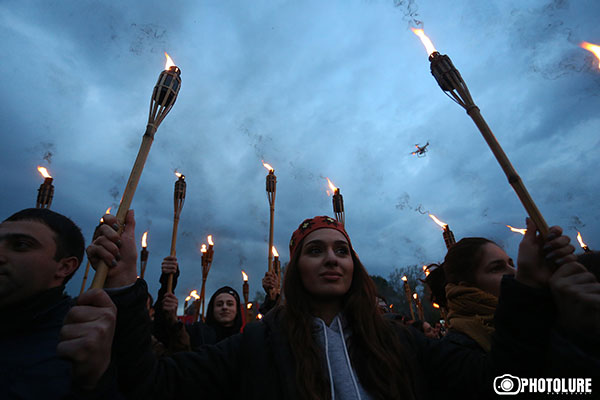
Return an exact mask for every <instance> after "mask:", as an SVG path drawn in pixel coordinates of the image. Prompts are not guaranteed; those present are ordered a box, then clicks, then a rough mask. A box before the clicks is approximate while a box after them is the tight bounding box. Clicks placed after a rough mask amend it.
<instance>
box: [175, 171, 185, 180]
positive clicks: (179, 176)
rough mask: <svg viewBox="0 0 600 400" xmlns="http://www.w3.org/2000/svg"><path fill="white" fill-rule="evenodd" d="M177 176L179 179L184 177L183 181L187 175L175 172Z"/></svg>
mask: <svg viewBox="0 0 600 400" xmlns="http://www.w3.org/2000/svg"><path fill="white" fill-rule="evenodd" d="M175 176H176V177H178V178H181V177H183V179H185V175H183V174H182V173H181V172H178V171H175Z"/></svg>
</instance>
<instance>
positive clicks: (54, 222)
mask: <svg viewBox="0 0 600 400" xmlns="http://www.w3.org/2000/svg"><path fill="white" fill-rule="evenodd" d="M14 221H35V222H41V223H42V224H44V225H46V226H47V227H48V228H50V230H51V231H52V232H54V242H56V253H55V254H54V260H55V261H60V260H61V259H63V258H66V257H77V260H79V264H78V265H77V268H79V265H80V264H81V262H82V261H83V251H84V248H85V241H84V239H83V234H82V233H81V229H79V227H78V226H77V225H75V223H74V222H73V221H71V220H70V219H69V218H67V217H65V216H64V215H62V214H59V213H57V212H54V211H51V210H48V209H47V208H26V209H24V210H21V211H18V212H16V213H14V214H13V215H11V216H10V217H8V218H7V219H5V220H4V222H14ZM77 268H75V271H73V272H72V273H71V274H69V276H67V277H65V279H64V281H63V285H64V284H66V283H67V282H68V281H69V279H71V278H72V277H73V275H74V274H75V272H77Z"/></svg>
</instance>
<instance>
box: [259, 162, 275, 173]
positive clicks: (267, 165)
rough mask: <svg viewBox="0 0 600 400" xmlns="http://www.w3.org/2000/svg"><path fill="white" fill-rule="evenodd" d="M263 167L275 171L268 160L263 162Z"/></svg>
mask: <svg viewBox="0 0 600 400" xmlns="http://www.w3.org/2000/svg"><path fill="white" fill-rule="evenodd" d="M262 165H263V167H265V168H266V169H268V170H269V172H275V170H274V169H273V167H271V166H270V165H269V164H267V163H266V162H264V161H263V162H262Z"/></svg>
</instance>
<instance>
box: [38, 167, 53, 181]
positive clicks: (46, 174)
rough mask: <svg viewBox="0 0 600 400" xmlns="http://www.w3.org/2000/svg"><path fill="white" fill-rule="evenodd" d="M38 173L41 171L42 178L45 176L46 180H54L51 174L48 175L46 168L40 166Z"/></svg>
mask: <svg viewBox="0 0 600 400" xmlns="http://www.w3.org/2000/svg"><path fill="white" fill-rule="evenodd" d="M38 171H40V174H42V176H43V177H44V178H52V176H50V174H49V173H48V170H47V169H46V168H44V167H40V166H39V165H38Z"/></svg>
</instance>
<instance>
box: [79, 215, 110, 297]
mask: <svg viewBox="0 0 600 400" xmlns="http://www.w3.org/2000/svg"><path fill="white" fill-rule="evenodd" d="M111 208H112V207H108V208H107V209H106V212H105V213H104V214H110V209H111ZM103 222H104V217H102V218H100V224H99V225H98V226H97V227H96V229H98V228H99V227H100V225H102V223H103ZM89 272H90V260H89V259H88V260H87V263H86V264H85V273H84V274H83V281H82V282H81V290H80V291H79V295H80V296H81V294H82V293H83V291H84V290H85V284H86V282H87V277H88V273H89Z"/></svg>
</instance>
